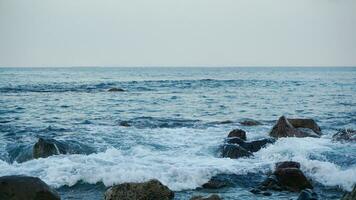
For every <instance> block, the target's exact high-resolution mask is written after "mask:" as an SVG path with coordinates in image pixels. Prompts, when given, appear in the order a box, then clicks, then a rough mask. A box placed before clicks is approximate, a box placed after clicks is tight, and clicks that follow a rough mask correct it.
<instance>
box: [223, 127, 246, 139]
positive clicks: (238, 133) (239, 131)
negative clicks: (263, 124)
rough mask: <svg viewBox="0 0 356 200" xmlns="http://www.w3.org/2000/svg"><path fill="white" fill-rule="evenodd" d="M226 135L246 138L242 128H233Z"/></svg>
mask: <svg viewBox="0 0 356 200" xmlns="http://www.w3.org/2000/svg"><path fill="white" fill-rule="evenodd" d="M227 137H229V138H230V137H238V138H240V139H242V140H246V132H245V131H244V130H242V129H234V130H232V131H230V133H229V135H228V136H227Z"/></svg>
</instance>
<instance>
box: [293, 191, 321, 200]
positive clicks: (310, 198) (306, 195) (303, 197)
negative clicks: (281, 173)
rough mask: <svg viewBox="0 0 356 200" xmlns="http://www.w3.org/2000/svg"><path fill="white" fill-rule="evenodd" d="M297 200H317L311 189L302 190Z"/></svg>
mask: <svg viewBox="0 0 356 200" xmlns="http://www.w3.org/2000/svg"><path fill="white" fill-rule="evenodd" d="M297 200H318V195H317V194H316V193H315V192H314V191H313V190H311V189H305V190H303V191H302V192H301V193H300V194H299V196H298V199H297Z"/></svg>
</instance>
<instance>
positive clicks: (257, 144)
mask: <svg viewBox="0 0 356 200" xmlns="http://www.w3.org/2000/svg"><path fill="white" fill-rule="evenodd" d="M274 142H275V139H273V138H266V139H261V140H256V141H251V142H245V141H243V140H242V139H240V138H237V137H235V138H228V139H227V143H229V144H237V145H240V146H241V147H243V148H244V149H246V150H247V151H249V152H251V153H253V152H257V151H259V150H260V149H261V148H263V147H265V146H266V145H267V144H272V143H274Z"/></svg>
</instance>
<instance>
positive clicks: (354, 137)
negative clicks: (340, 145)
mask: <svg viewBox="0 0 356 200" xmlns="http://www.w3.org/2000/svg"><path fill="white" fill-rule="evenodd" d="M333 140H336V141H347V142H356V130H353V129H343V130H339V131H338V132H337V133H336V134H334V135H333Z"/></svg>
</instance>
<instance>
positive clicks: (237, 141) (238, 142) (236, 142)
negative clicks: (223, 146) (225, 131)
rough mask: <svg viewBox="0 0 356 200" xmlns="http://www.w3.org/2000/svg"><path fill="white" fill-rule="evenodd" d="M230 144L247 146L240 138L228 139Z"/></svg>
mask: <svg viewBox="0 0 356 200" xmlns="http://www.w3.org/2000/svg"><path fill="white" fill-rule="evenodd" d="M226 142H227V143H228V144H238V145H245V143H246V142H245V141H244V140H243V139H241V138H239V137H229V138H227V139H226Z"/></svg>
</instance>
